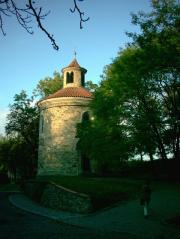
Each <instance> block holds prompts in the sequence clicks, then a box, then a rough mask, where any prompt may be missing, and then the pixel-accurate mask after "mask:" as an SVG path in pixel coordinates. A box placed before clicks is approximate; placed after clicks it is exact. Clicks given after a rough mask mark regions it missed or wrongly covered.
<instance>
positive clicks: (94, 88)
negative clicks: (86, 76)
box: [85, 80, 98, 93]
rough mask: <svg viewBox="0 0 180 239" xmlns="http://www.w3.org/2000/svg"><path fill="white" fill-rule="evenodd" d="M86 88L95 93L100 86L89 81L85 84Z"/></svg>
mask: <svg viewBox="0 0 180 239" xmlns="http://www.w3.org/2000/svg"><path fill="white" fill-rule="evenodd" d="M85 88H86V89H88V90H89V91H90V92H92V93H93V92H94V91H95V90H96V89H97V88H98V84H95V83H93V82H92V81H91V80H89V81H86V82H85Z"/></svg>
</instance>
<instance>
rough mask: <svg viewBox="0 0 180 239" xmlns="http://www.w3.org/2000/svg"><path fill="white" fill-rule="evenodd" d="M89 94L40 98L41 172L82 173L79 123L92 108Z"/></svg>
mask: <svg viewBox="0 0 180 239" xmlns="http://www.w3.org/2000/svg"><path fill="white" fill-rule="evenodd" d="M90 101H91V99H89V98H87V99H86V98H80V97H79V98H78V97H77V98H74V97H64V98H53V99H48V100H43V101H41V102H39V104H38V105H39V108H40V127H39V155H38V175H55V174H59V175H79V174H81V172H82V169H81V157H80V155H79V153H78V151H77V150H76V145H77V142H78V138H77V137H76V125H77V123H80V122H81V120H82V115H83V113H84V112H86V111H89V108H88V104H89V102H90Z"/></svg>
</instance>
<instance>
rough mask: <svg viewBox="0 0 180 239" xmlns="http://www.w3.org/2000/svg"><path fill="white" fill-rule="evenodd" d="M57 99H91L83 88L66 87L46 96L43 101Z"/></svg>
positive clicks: (89, 93)
mask: <svg viewBox="0 0 180 239" xmlns="http://www.w3.org/2000/svg"><path fill="white" fill-rule="evenodd" d="M59 97H82V98H92V93H91V92H89V91H88V90H86V89H85V88H83V87H66V88H63V89H60V90H58V91H57V92H55V93H53V94H51V95H49V96H47V97H46V98H45V99H52V98H59Z"/></svg>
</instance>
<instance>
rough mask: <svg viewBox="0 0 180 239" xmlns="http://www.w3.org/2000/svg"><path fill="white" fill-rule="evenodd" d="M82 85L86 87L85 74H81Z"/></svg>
mask: <svg viewBox="0 0 180 239" xmlns="http://www.w3.org/2000/svg"><path fill="white" fill-rule="evenodd" d="M81 85H82V86H85V82H84V72H81Z"/></svg>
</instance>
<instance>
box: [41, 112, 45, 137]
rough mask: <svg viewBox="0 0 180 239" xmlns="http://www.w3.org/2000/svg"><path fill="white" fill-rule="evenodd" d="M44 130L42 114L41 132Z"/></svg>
mask: <svg viewBox="0 0 180 239" xmlns="http://www.w3.org/2000/svg"><path fill="white" fill-rule="evenodd" d="M43 131H44V117H43V115H42V116H41V133H43Z"/></svg>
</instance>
